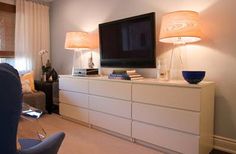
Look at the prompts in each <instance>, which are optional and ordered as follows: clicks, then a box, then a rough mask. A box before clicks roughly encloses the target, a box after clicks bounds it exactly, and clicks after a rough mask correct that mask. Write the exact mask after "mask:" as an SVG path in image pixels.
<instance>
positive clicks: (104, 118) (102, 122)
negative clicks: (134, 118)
mask: <svg viewBox="0 0 236 154" xmlns="http://www.w3.org/2000/svg"><path fill="white" fill-rule="evenodd" d="M89 121H90V123H91V124H92V125H95V126H99V127H102V128H105V129H107V130H111V131H114V132H117V133H119V134H123V135H126V136H131V120H130V119H125V118H120V117H117V116H112V115H109V114H105V113H101V112H96V111H89Z"/></svg>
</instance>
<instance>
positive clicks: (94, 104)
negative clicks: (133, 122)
mask: <svg viewBox="0 0 236 154" xmlns="http://www.w3.org/2000/svg"><path fill="white" fill-rule="evenodd" d="M89 108H90V109H93V110H96V111H101V112H105V113H109V114H114V115H117V116H121V117H125V118H131V102H129V101H123V100H117V99H111V98H105V97H99V96H91V95H90V96H89Z"/></svg>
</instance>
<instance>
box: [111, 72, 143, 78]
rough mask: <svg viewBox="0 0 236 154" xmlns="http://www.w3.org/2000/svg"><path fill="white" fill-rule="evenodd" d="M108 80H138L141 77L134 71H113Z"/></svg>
mask: <svg viewBox="0 0 236 154" xmlns="http://www.w3.org/2000/svg"><path fill="white" fill-rule="evenodd" d="M108 78H109V79H118V80H140V79H143V77H142V76H141V75H140V74H138V73H137V72H136V70H113V71H112V73H110V74H109V76H108Z"/></svg>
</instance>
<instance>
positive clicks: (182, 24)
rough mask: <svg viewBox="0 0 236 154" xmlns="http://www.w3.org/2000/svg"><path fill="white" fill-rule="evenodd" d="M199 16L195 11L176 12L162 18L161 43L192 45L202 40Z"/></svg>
mask: <svg viewBox="0 0 236 154" xmlns="http://www.w3.org/2000/svg"><path fill="white" fill-rule="evenodd" d="M201 36H202V33H201V29H200V23H199V14H198V13H197V12H194V11H176V12H171V13H168V14H166V15H164V16H163V17H162V22H161V30H160V39H159V40H160V42H164V43H175V44H176V43H192V42H197V41H200V40H201Z"/></svg>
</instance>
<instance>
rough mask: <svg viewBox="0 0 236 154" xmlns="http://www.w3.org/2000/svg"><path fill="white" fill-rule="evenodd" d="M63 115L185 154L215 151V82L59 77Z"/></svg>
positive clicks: (202, 153)
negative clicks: (213, 148)
mask: <svg viewBox="0 0 236 154" xmlns="http://www.w3.org/2000/svg"><path fill="white" fill-rule="evenodd" d="M59 88H60V97H59V99H60V114H61V115H62V116H64V117H67V118H70V119H73V120H77V121H80V122H84V123H87V124H89V125H92V126H97V127H100V128H104V129H106V130H109V131H112V132H114V133H117V134H120V135H124V136H126V137H129V138H131V139H134V140H136V141H142V142H144V143H147V144H150V145H154V146H155V145H156V146H158V147H162V148H165V149H169V150H172V151H176V152H178V153H184V154H207V153H209V151H210V150H211V149H212V147H213V121H214V120H213V119H214V83H212V82H201V83H200V84H198V85H190V84H187V83H186V82H184V81H170V82H160V81H158V80H155V79H144V80H139V81H121V80H110V79H107V77H73V76H70V75H61V76H60V78H59Z"/></svg>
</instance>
